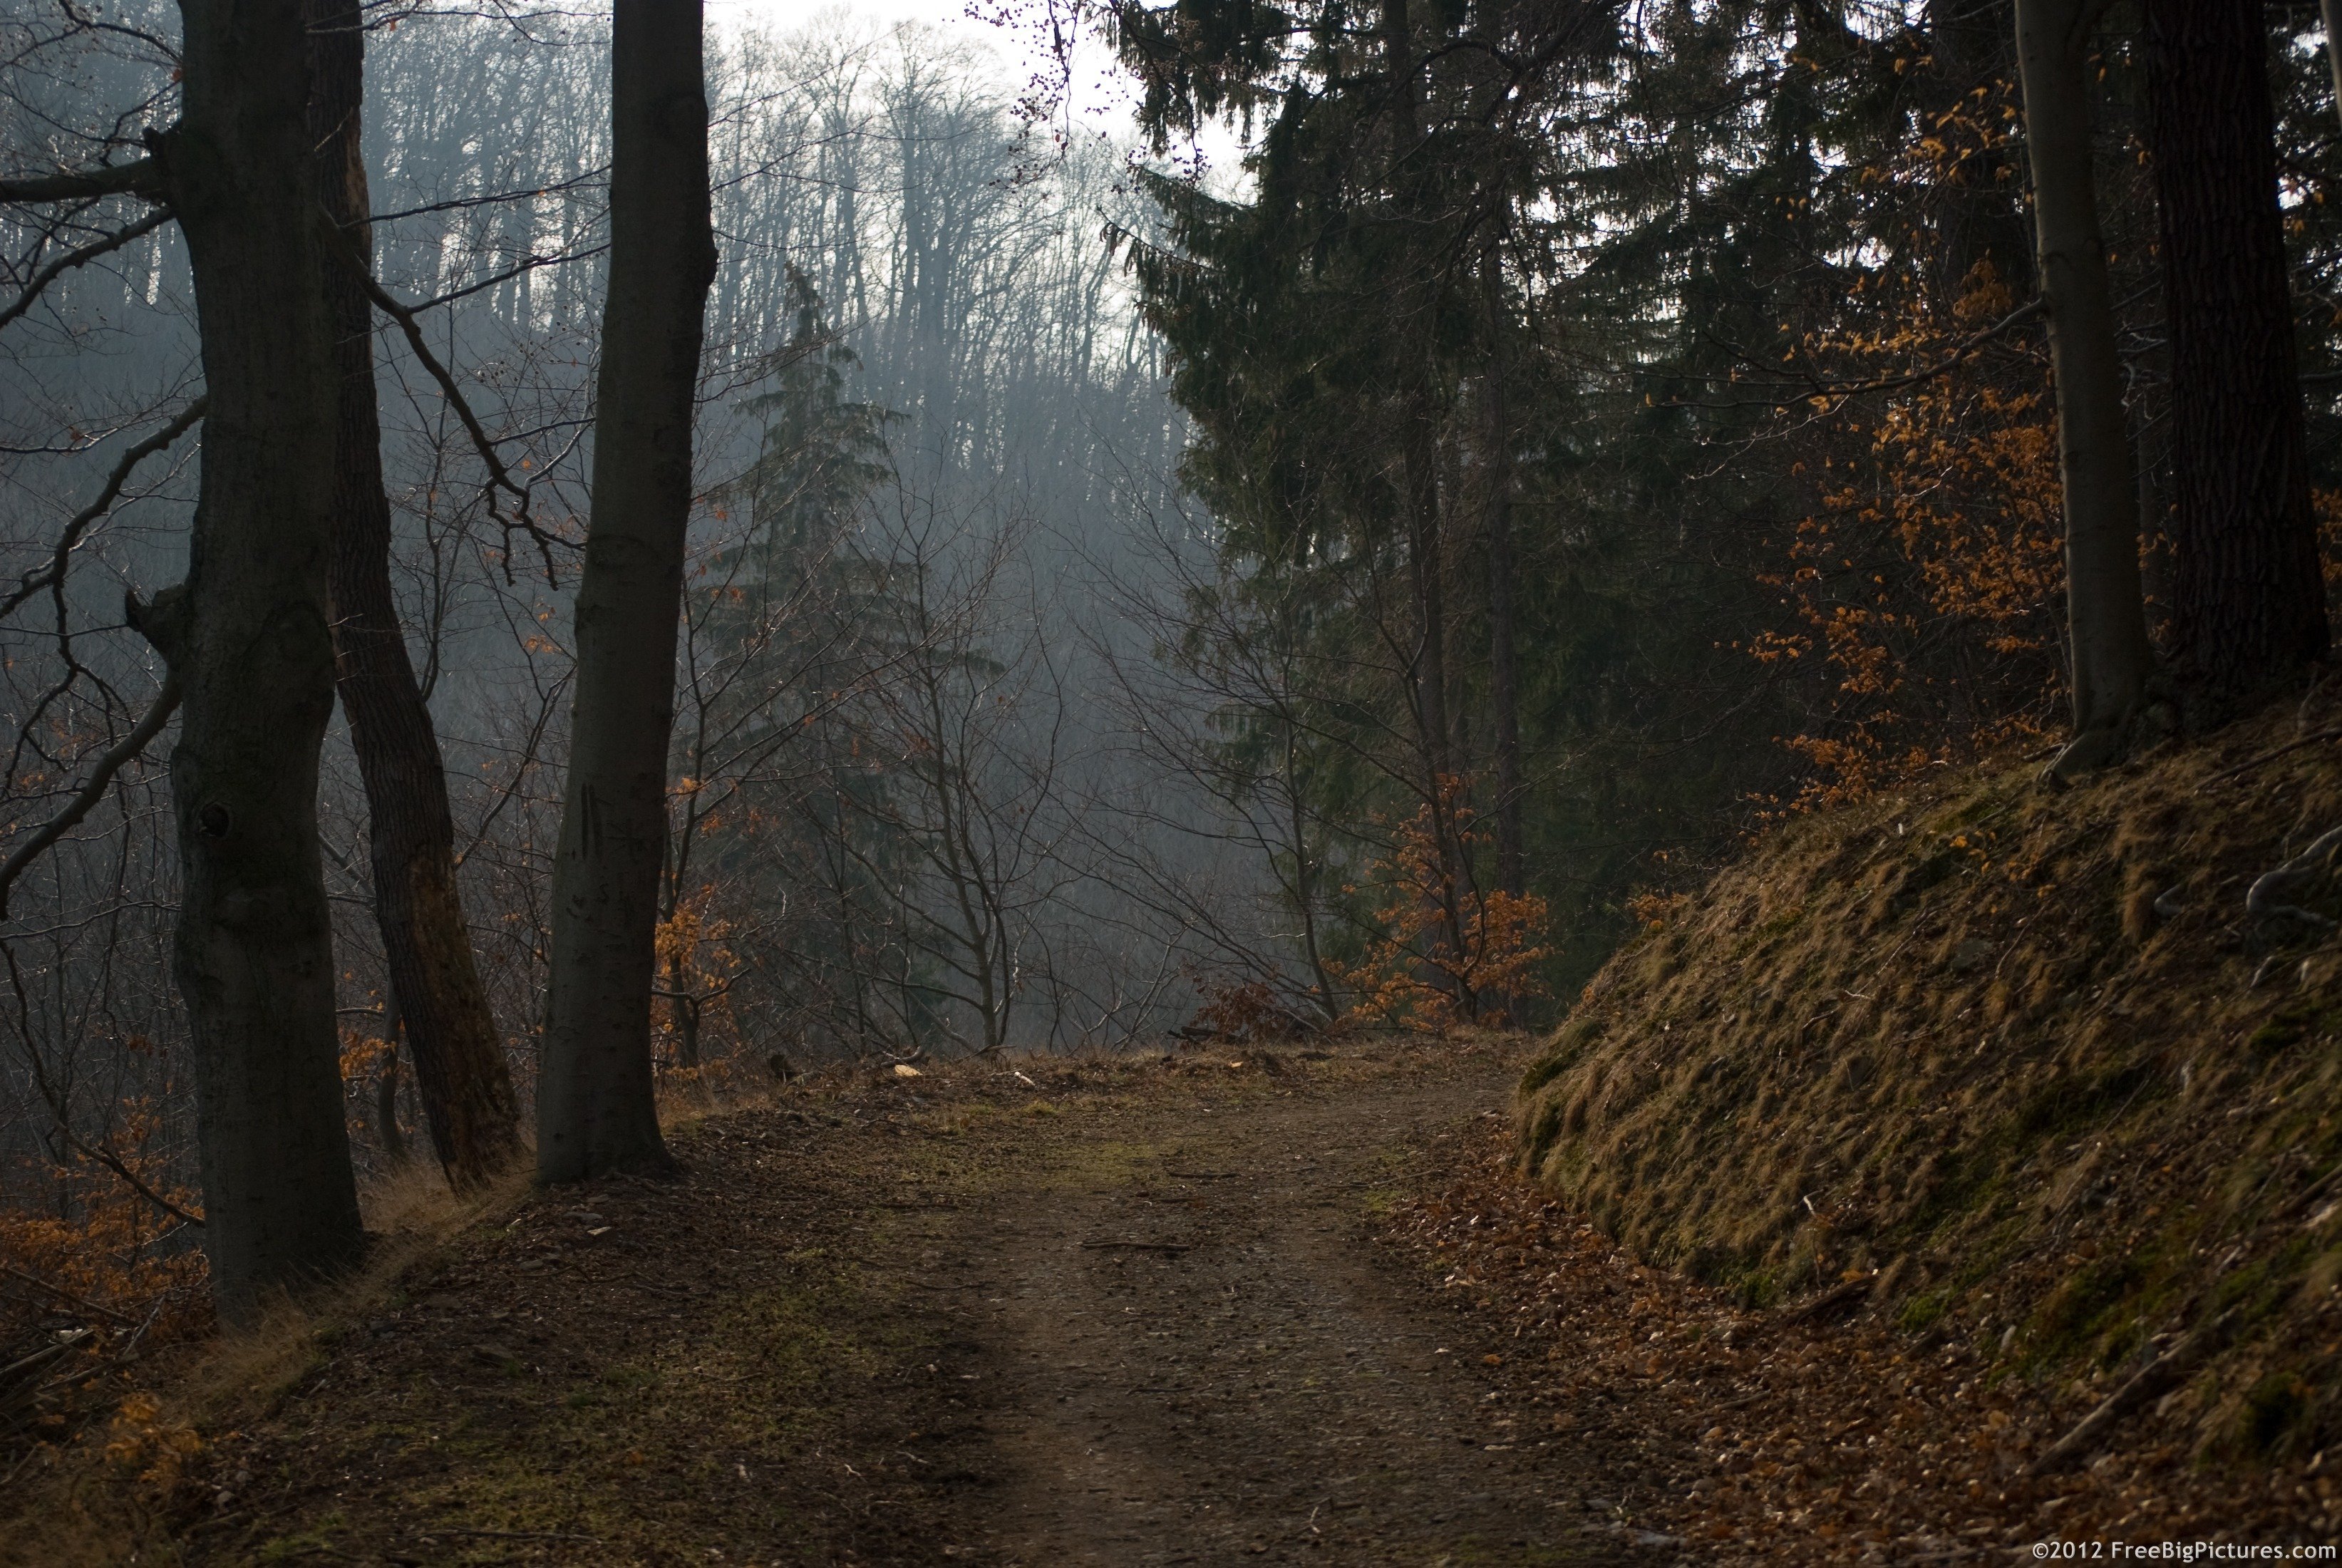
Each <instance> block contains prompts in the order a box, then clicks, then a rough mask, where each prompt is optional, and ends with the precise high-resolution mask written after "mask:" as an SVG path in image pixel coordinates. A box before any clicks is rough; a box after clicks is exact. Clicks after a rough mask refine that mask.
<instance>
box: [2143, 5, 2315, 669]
mask: <svg viewBox="0 0 2342 1568" xmlns="http://www.w3.org/2000/svg"><path fill="white" fill-rule="evenodd" d="M2261 16H2262V14H2261V8H2260V6H2259V5H2257V3H2256V0H2150V3H2149V4H2148V5H2147V112H2148V124H2149V127H2150V133H2151V137H2152V142H2153V149H2154V160H2155V191H2156V199H2157V207H2158V208H2159V210H2160V212H2161V215H2162V231H2163V297H2164V304H2165V307H2166V316H2167V321H2168V323H2169V331H2170V337H2171V443H2172V480H2173V484H2172V488H2173V492H2174V494H2173V500H2174V502H2175V503H2176V504H2175V506H2174V509H2173V518H2172V524H2173V528H2172V532H2173V543H2174V546H2175V552H2174V553H2175V560H2174V563H2173V564H2174V567H2175V571H2174V574H2173V577H2174V581H2173V597H2174V599H2175V601H2176V603H2175V604H2173V607H2172V609H2173V614H2172V642H2173V650H2172V651H2173V663H2174V664H2176V665H2177V668H2178V670H2179V672H2180V674H2181V675H2182V677H2183V678H2184V679H2185V680H2186V681H2187V684H2189V685H2190V686H2191V687H2194V688H2197V689H2199V690H2201V691H2203V692H2204V693H2205V694H2207V696H2208V697H2209V698H2210V700H2211V702H2212V704H2214V706H2215V710H2216V711H2217V710H2218V709H2220V708H2224V707H2226V706H2227V705H2229V704H2233V703H2237V702H2240V701H2248V700H2249V699H2250V698H2251V697H2252V696H2253V695H2255V694H2258V693H2260V692H2263V691H2266V690H2267V689H2268V688H2269V687H2270V686H2271V685H2273V684H2277V683H2279V682H2282V681H2284V680H2285V679H2287V677H2289V676H2290V675H2292V674H2295V673H2296V672H2297V671H2298V670H2299V669H2300V668H2301V666H2302V665H2304V664H2308V663H2310V662H2312V661H2313V660H2316V659H2318V658H2321V657H2323V656H2324V655H2325V653H2326V648H2327V624H2326V589H2325V584H2324V582H2323V581H2322V579H2321V575H2320V572H2319V567H2318V559H2317V518H2316V515H2315V514H2314V513H2313V512H2312V511H2311V509H2310V502H2309V465H2308V456H2307V441H2306V438H2305V436H2304V434H2303V429H2302V414H2301V385H2300V383H2299V381H2298V380H2297V370H2296V368H2295V364H2294V342H2293V301H2292V297H2291V295H2290V293H2289V291H2288V287H2287V268H2286V255H2285V232H2284V230H2283V228H2282V226H2281V225H2280V219H2279V217H2278V215H2277V155H2276V152H2275V149H2274V138H2275V135H2276V122H2275V116H2274V113H2273V111H2272V110H2271V107H2270V105H2269V83H2268V58H2267V48H2268V40H2267V36H2266V35H2264V33H2263V23H2262V19H2261Z"/></svg>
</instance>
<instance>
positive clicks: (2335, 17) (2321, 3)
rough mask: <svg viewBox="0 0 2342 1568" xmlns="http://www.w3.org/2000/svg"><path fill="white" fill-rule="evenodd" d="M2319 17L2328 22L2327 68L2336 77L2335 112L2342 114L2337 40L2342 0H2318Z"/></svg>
mask: <svg viewBox="0 0 2342 1568" xmlns="http://www.w3.org/2000/svg"><path fill="white" fill-rule="evenodd" d="M2317 18H2318V20H2319V21H2321V22H2323V23H2325V24H2326V68H2327V71H2328V72H2330V73H2331V74H2332V75H2333V77H2334V107H2335V112H2336V113H2337V114H2338V115H2342V47H2337V45H2336V42H2335V40H2336V38H2337V36H2342V0H2317Z"/></svg>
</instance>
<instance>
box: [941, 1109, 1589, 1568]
mask: <svg viewBox="0 0 2342 1568" xmlns="http://www.w3.org/2000/svg"><path fill="white" fill-rule="evenodd" d="M1504 1087H1505V1084H1504V1075H1503V1074H1501V1073H1499V1072H1487V1073H1482V1074H1474V1075H1472V1076H1469V1077H1465V1078H1460V1079H1456V1080H1450V1081H1446V1082H1435V1083H1429V1084H1426V1083H1424V1082H1420V1081H1414V1080H1401V1081H1398V1082H1396V1083H1394V1082H1388V1081H1385V1082H1382V1083H1376V1084H1361V1085H1356V1086H1354V1087H1352V1088H1350V1089H1349V1090H1348V1091H1347V1092H1346V1093H1342V1094H1332V1095H1326V1096H1322V1097H1321V1096H1316V1095H1308V1096H1296V1097H1293V1098H1277V1099H1272V1100H1267V1101H1264V1102H1257V1103H1255V1104H1246V1105H1237V1106H1228V1105H1207V1104H1204V1103H1199V1104H1197V1105H1196V1106H1195V1107H1194V1112H1195V1114H1194V1115H1193V1116H1192V1118H1186V1117H1183V1118H1181V1119H1180V1120H1179V1121H1178V1122H1177V1123H1176V1124H1174V1125H1172V1126H1171V1127H1168V1128H1166V1130H1165V1131H1166V1134H1167V1135H1166V1137H1165V1138H1164V1139H1163V1140H1162V1142H1161V1144H1160V1145H1159V1147H1151V1148H1150V1149H1149V1150H1148V1151H1147V1152H1146V1153H1145V1154H1135V1155H1134V1157H1133V1158H1132V1160H1131V1162H1130V1165H1131V1173H1132V1178H1133V1179H1132V1180H1131V1181H1130V1182H1128V1183H1125V1184H1120V1185H1116V1186H1102V1187H1099V1188H1095V1189H1089V1188H1085V1187H1083V1186H1078V1185H1076V1186H1070V1187H1060V1188H1056V1189H1054V1190H1053V1189H1050V1188H1047V1187H1044V1188H1042V1189H1041V1190H1040V1191H1038V1192H1036V1193H1031V1194H1030V1195H1026V1194H1014V1195H1010V1194H1004V1196H1009V1197H1010V1202H1011V1203H1012V1205H1013V1208H1012V1216H1011V1217H1009V1218H1007V1219H1004V1220H1001V1221H999V1222H996V1223H999V1224H1001V1225H1002V1226H1004V1227H1005V1228H1004V1229H1003V1231H1002V1232H1001V1239H1002V1241H1003V1243H1005V1244H1004V1246H1003V1248H1002V1250H1001V1252H1000V1253H998V1254H997V1258H996V1265H995V1266H994V1271H993V1272H994V1273H996V1283H997V1285H998V1288H999V1292H1000V1294H999V1296H998V1298H997V1299H993V1298H987V1299H986V1314H985V1315H984V1317H983V1319H982V1321H984V1322H985V1323H986V1326H987V1327H990V1326H991V1325H993V1324H997V1325H998V1330H997V1332H996V1333H994V1334H990V1335H987V1336H986V1337H987V1338H989V1339H990V1340H991V1342H992V1343H996V1345H997V1346H998V1349H997V1350H996V1352H995V1353H994V1354H993V1357H992V1358H991V1361H990V1363H989V1364H990V1365H991V1366H992V1367H996V1369H997V1370H996V1372H995V1373H992V1375H996V1376H997V1377H999V1378H1000V1379H1001V1380H1002V1386H1003V1388H1004V1391H1005V1392H1004V1395H1003V1398H1002V1402H1001V1403H1000V1404H999V1405H998V1406H997V1407H996V1410H995V1412H994V1414H993V1417H992V1420H991V1421H990V1423H988V1424H989V1426H990V1430H991V1437H992V1447H993V1451H994V1452H995V1453H996V1455H997V1456H998V1460H999V1462H1000V1463H1001V1466H1002V1470H1003V1474H1004V1477H1005V1479H1006V1486H1005V1487H1004V1489H1003V1495H1002V1497H1001V1498H1000V1501H999V1504H998V1506H997V1508H996V1510H993V1511H990V1513H989V1517H986V1518H985V1519H983V1520H982V1521H981V1523H983V1524H984V1525H985V1528H986V1541H987V1543H990V1544H991V1545H992V1546H993V1547H994V1549H995V1550H996V1552H997V1553H998V1554H999V1555H1000V1556H1001V1557H1002V1558H1004V1559H1006V1560H1007V1561H1012V1562H1019V1563H1111V1564H1117V1565H1119V1564H1125V1563H1128V1564H1141V1563H1146V1564H1153V1563H1219V1562H1235V1561H1239V1560H1245V1559H1249V1558H1255V1557H1257V1558H1260V1559H1263V1560H1266V1561H1271V1562H1276V1561H1294V1560H1299V1559H1301V1558H1304V1557H1308V1556H1312V1555H1316V1554H1320V1553H1322V1554H1323V1555H1324V1557H1325V1559H1326V1560H1329V1561H1333V1562H1337V1563H1437V1562H1441V1561H1457V1562H1473V1563H1546V1562H1555V1561H1581V1560H1583V1561H1591V1560H1608V1557H1607V1555H1606V1554H1602V1553H1594V1552H1591V1551H1588V1550H1586V1548H1587V1547H1588V1546H1589V1545H1590V1544H1591V1543H1589V1542H1588V1541H1587V1538H1586V1535H1585V1534H1584V1533H1582V1527H1583V1526H1584V1524H1585V1523H1586V1513H1585V1512H1584V1511H1583V1507H1584V1499H1585V1497H1586V1495H1588V1494H1589V1493H1592V1492H1594V1491H1596V1490H1598V1487H1597V1486H1596V1485H1595V1484H1592V1483H1593V1482H1594V1481H1595V1477H1593V1476H1592V1475H1590V1474H1588V1473H1586V1471H1585V1469H1584V1467H1583V1466H1573V1465H1572V1464H1571V1463H1570V1461H1572V1460H1574V1459H1577V1458H1580V1457H1582V1456H1579V1455H1576V1454H1570V1453H1555V1452H1553V1451H1551V1450H1549V1449H1546V1448H1545V1447H1543V1446H1541V1445H1540V1444H1539V1443H1537V1440H1536V1438H1535V1437H1534V1436H1532V1437H1529V1438H1528V1439H1527V1440H1526V1443H1524V1442H1523V1441H1522V1439H1521V1435H1520V1434H1519V1433H1517V1432H1516V1430H1515V1423H1516V1417H1515V1416H1514V1415H1513V1414H1512V1413H1510V1412H1508V1411H1506V1410H1503V1409H1501V1408H1499V1407H1498V1405H1497V1401H1498V1400H1499V1399H1500V1398H1501V1395H1499V1394H1497V1393H1495V1392H1494V1391H1493V1390H1492V1389H1491V1388H1490V1386H1489V1384H1488V1382H1487V1380H1486V1378H1485V1377H1484V1376H1483V1375H1479V1374H1480V1373H1482V1372H1483V1370H1484V1368H1483V1364H1482V1363H1481V1361H1480V1354H1479V1353H1480V1347H1479V1346H1478V1344H1477V1343H1476V1340H1474V1341H1469V1342H1468V1343H1467V1340H1466V1336H1468V1335H1471V1334H1473V1333H1475V1331H1476V1325H1475V1324H1473V1323H1468V1322H1465V1321H1459V1320H1458V1319H1457V1318H1456V1315H1455V1314H1454V1313H1452V1312H1451V1311H1447V1310H1445V1309H1444V1308H1443V1307H1442V1306H1441V1305H1439V1304H1438V1303H1435V1302H1434V1301H1433V1300H1432V1297H1431V1294H1430V1293H1429V1291H1428V1290H1426V1282H1425V1281H1423V1280H1421V1279H1420V1278H1416V1277H1409V1276H1407V1275H1406V1273H1401V1272H1400V1271H1399V1270H1398V1269H1397V1268H1396V1266H1395V1263H1394V1260H1393V1259H1392V1258H1391V1257H1389V1256H1388V1255H1387V1254H1386V1253H1382V1252H1381V1251H1379V1250H1377V1249H1376V1248H1374V1247H1372V1246H1370V1245H1366V1244H1364V1243H1365V1239H1366V1238H1365V1230H1366V1219H1367V1213H1366V1211H1367V1207H1368V1205H1369V1203H1371V1202H1373V1201H1374V1200H1375V1199H1376V1198H1377V1197H1378V1196H1380V1195H1382V1193H1386V1192H1387V1190H1388V1189H1389V1187H1390V1185H1391V1183H1392V1179H1393V1175H1394V1170H1393V1166H1394V1163H1395V1157H1402V1156H1399V1152H1401V1151H1406V1150H1410V1149H1421V1148H1425V1147H1427V1146H1430V1145H1432V1144H1434V1143H1435V1141H1436V1140H1438V1139H1440V1138H1441V1136H1442V1135H1443V1134H1450V1133H1452V1132H1453V1130H1454V1128H1455V1127H1456V1124H1459V1123H1461V1122H1464V1121H1466V1120H1467V1119H1469V1118H1470V1117H1472V1116H1474V1115H1475V1114H1481V1113H1483V1112H1484V1111H1485V1110H1486V1107H1488V1106H1490V1105H1492V1104H1501V1103H1502V1100H1501V1096H1502V1094H1503V1090H1504ZM972 1261H973V1260H972ZM1605 1544H1606V1545H1607V1543H1605ZM1565 1548H1574V1549H1570V1550H1565Z"/></svg>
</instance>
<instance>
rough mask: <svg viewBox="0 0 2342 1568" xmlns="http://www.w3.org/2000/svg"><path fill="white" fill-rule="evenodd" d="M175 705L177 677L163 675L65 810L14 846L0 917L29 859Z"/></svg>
mask: <svg viewBox="0 0 2342 1568" xmlns="http://www.w3.org/2000/svg"><path fill="white" fill-rule="evenodd" d="M178 706H179V677H178V676H177V675H176V674H171V675H166V676H165V677H164V680H163V689H162V691H160V692H159V693H157V694H155V705H154V706H153V707H151V708H149V709H147V710H146V716H145V718H143V719H140V720H139V721H138V722H137V724H134V725H132V726H131V730H130V733H129V734H126V735H125V736H123V737H122V738H121V739H120V740H118V741H116V742H115V743H114V744H113V745H111V746H109V747H108V748H106V750H105V754H103V755H101V756H100V757H99V758H98V759H97V765H96V766H95V768H93V769H92V770H91V772H90V775H89V782H88V783H87V784H84V785H82V786H81V792H80V793H79V794H76V795H75V796H74V797H73V799H72V800H71V801H70V802H68V803H67V804H66V805H65V810H63V811H61V812H59V813H58V814H56V815H55V816H53V817H51V818H50V819H49V820H48V821H47V822H45V823H44V824H42V825H41V826H40V827H39V828H37V829H35V832H34V834H33V835H32V836H31V837H30V838H28V839H26V840H25V842H24V843H23V844H19V845H17V846H16V850H15V853H14V854H11V855H9V857H8V860H7V864H5V865H0V920H5V919H7V918H8V894H9V891H10V890H11V889H13V888H14V887H15V885H16V879H17V878H18V877H20V876H22V875H24V874H25V869H26V868H27V867H29V866H30V865H31V864H33V862H35V861H36V860H38V859H39V858H40V857H41V856H42V855H43V854H45V853H47V851H48V848H49V846H50V845H51V844H55V843H56V842H57V840H59V839H61V838H63V837H64V836H65V834H68V833H71V832H72V831H73V830H74V829H75V827H77V826H79V825H80V824H81V820H82V818H84V817H85V816H87V815H88V814H90V811H91V809H92V808H93V807H95V805H96V804H97V803H98V802H99V801H100V800H102V799H104V798H105V789H106V786H107V785H108V784H112V783H113V782H114V775H115V774H118V773H120V772H121V771H122V770H123V769H124V768H125V767H126V766H127V765H129V763H130V760H131V759H132V758H133V757H135V756H136V755H137V754H139V753H140V752H143V751H145V749H146V744H147V743H148V742H150V741H152V740H153V739H154V738H155V736H156V735H158V734H162V733H163V726H164V725H165V724H168V723H169V722H170V719H171V714H173V713H174V712H175V711H176V710H177V708H178Z"/></svg>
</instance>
